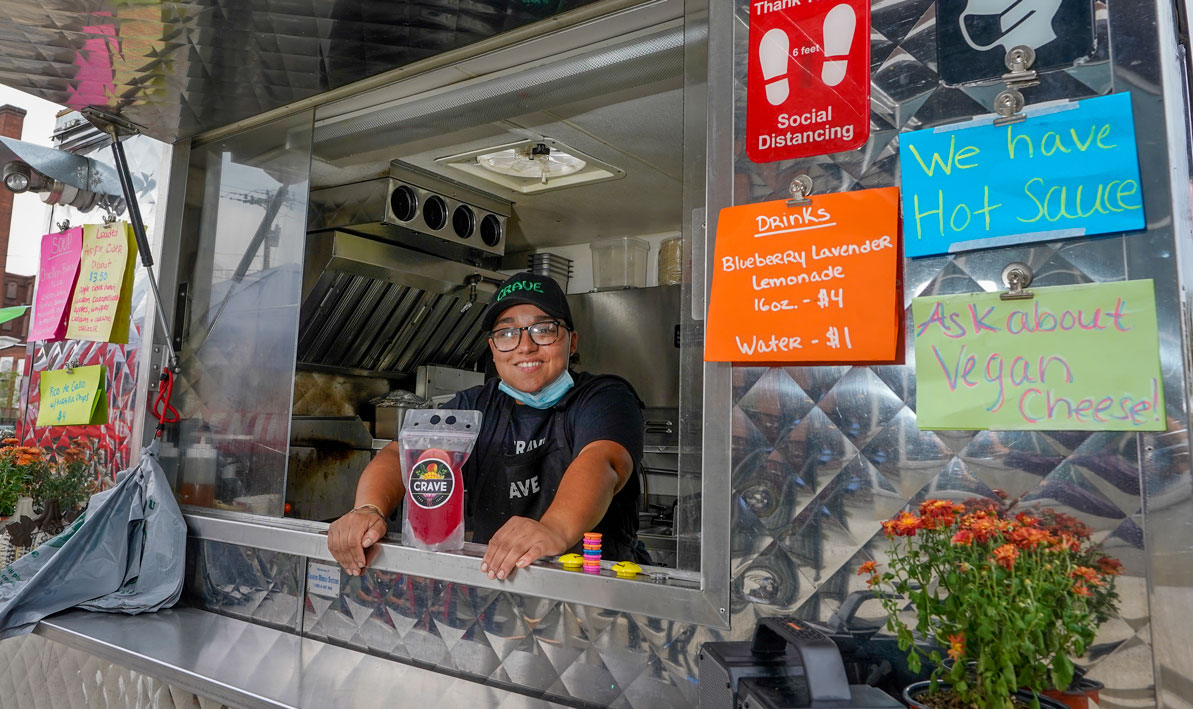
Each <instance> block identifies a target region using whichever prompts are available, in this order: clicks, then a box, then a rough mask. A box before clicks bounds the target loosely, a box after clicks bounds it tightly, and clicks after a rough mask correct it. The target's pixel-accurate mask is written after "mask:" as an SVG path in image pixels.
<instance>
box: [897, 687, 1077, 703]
mask: <svg viewBox="0 0 1193 709" xmlns="http://www.w3.org/2000/svg"><path fill="white" fill-rule="evenodd" d="M937 686H938V687H940V688H942V689H948V688H949V685H947V684H945V683H944V682H938V683H937ZM931 689H932V683H931V682H929V681H926V682H916V683H915V684H910V685H908V686H907V687H905V688H904V689H903V701H905V702H907V705H908V706H910V707H914V709H935V707H933V706H932V705H931V704H924V703H923V702H921V701H919V698H920V697H922V696H924V695H925V694H927V693H928V691H929V690H931ZM1015 697H1016V698H1017V699H1020V700H1022V701H1023V702H1025V703H1030V702H1031V692H1029V691H1027V690H1020V691H1019V692H1017V693H1016V694H1015ZM1065 706H1066V705H1065V704H1063V703H1061V702H1058V701H1056V700H1055V699H1049V698H1048V697H1047V696H1046V695H1044V694H1041V695H1040V709H1065Z"/></svg>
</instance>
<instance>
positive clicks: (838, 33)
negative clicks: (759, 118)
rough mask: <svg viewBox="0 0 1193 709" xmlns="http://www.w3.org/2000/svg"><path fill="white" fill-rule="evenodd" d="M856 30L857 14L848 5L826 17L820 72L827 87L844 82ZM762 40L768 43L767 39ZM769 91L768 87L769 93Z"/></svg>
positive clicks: (840, 7) (838, 7)
mask: <svg viewBox="0 0 1193 709" xmlns="http://www.w3.org/2000/svg"><path fill="white" fill-rule="evenodd" d="M855 29H857V14H856V13H855V12H854V11H853V8H852V7H850V6H848V5H845V4H841V5H838V6H836V7H834V8H833V9H831V10H829V11H828V15H826V16H825V18H824V67H823V68H822V69H821V70H820V80H821V81H823V82H824V83H825V85H826V86H836V85H837V84H839V83H841V81H842V80H844V78H845V71H846V70H847V69H848V68H849V50H850V49H851V48H852V46H853V35H854V30H855ZM772 31H773V30H772ZM762 39H763V41H766V38H765V37H763V38H762ZM763 66H765V65H763ZM769 91H770V87H769V86H768V87H767V92H768V93H769Z"/></svg>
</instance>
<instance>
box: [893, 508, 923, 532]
mask: <svg viewBox="0 0 1193 709" xmlns="http://www.w3.org/2000/svg"><path fill="white" fill-rule="evenodd" d="M894 522H895V534H896V535H898V536H900V537H914V536H915V533H916V531H917V530H918V529H919V528H920V518H919V517H916V516H915V515H913V514H911V513H910V512H900V513H899V516H898V517H896V518H895V520H894Z"/></svg>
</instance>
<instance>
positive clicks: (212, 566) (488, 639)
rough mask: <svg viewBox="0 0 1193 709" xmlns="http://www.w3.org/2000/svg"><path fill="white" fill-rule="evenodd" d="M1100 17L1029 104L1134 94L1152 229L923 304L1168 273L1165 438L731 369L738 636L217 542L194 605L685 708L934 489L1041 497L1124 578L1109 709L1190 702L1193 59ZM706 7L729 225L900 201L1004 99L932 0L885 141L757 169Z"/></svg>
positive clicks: (199, 570) (878, 544)
mask: <svg viewBox="0 0 1193 709" xmlns="http://www.w3.org/2000/svg"><path fill="white" fill-rule="evenodd" d="M701 4H702V3H692V5H693V6H696V5H701ZM699 9H700V8H696V13H695V14H693V17H697V16H698V15H699ZM1096 9H1097V13H1096V15H1097V26H1098V47H1099V49H1098V53H1097V55H1096V56H1095V58H1094V60H1093V61H1091V62H1088V63H1086V64H1083V65H1082V66H1080V67H1078V68H1074V69H1069V70H1064V71H1059V72H1053V73H1049V74H1047V75H1045V76H1044V80H1043V86H1042V87H1041V89H1040V90H1039V92H1038V93H1037V94H1036V95H1035V96H1034V97H1031V98H1035V99H1036V100H1040V99H1044V98H1048V99H1051V98H1057V97H1069V98H1083V97H1089V96H1097V95H1102V94H1105V93H1109V92H1118V91H1131V92H1132V94H1133V97H1134V103H1135V110H1136V126H1137V137H1138V144H1139V150H1140V156H1141V168H1142V178H1143V182H1144V185H1145V190H1146V192H1145V201H1146V209H1147V222H1148V229H1147V231H1146V232H1145V233H1139V234H1133V235H1130V236H1125V237H1124V236H1109V237H1102V238H1094V239H1084V240H1074V241H1067V242H1053V243H1046V244H1039V245H1033V246H1024V247H1016V248H1010V249H999V250H993V251H983V252H977V253H972V254H968V255H963V256H949V257H937V258H929V259H920V260H916V261H908V262H906V263H905V265H904V289H905V292H904V296H905V300H906V301H907V302H908V303H910V299H911V298H913V297H916V296H920V295H932V294H945V293H965V292H974V291H983V290H984V291H993V290H997V289H999V288H1000V283H999V278H998V275H999V272H1000V271H1001V269H1002V267H1003V266H1004V265H1005V264H1007V263H1008V262H1011V261H1024V262H1026V263H1029V264H1030V265H1031V266H1032V267H1033V268H1034V269H1035V272H1036V274H1037V281H1036V283H1037V284H1039V285H1062V284H1073V283H1087V282H1103V281H1115V280H1124V279H1132V278H1152V279H1154V280H1155V281H1156V292H1157V300H1158V304H1159V312H1160V332H1161V348H1162V365H1163V368H1164V373H1165V394H1166V400H1167V402H1168V403H1167V405H1168V412H1167V413H1168V417H1169V427H1170V430H1169V432H1168V433H1166V434H1162V435H1155V436H1153V435H1146V436H1141V435H1136V434H1130V433H1088V432H1064V433H1059V432H1022V433H1005V432H987V431H977V432H928V431H920V430H919V429H918V428H917V427H916V416H915V408H916V386H915V377H914V368H913V365H912V364H910V361H911V342H910V341H909V342H908V343H907V346H908V361H909V364H907V365H900V366H883V367H814V368H808V367H776V368H735V369H733V370H732V375H731V376H732V399H731V402H730V403H729V404H728V405H727V407H726V409H724V410H706V411H705V412H704V417H705V423H706V424H707V423H709V422H712V421H718V420H724V419H725V418H726V417H728V418H729V419H730V420H731V425H732V439H733V445H732V458H731V470H729V471H726V470H709V469H706V470H705V471H704V474H705V475H706V476H707V475H731V481H732V494H731V496H730V498H729V499H728V500H726V501H725V502H724V504H727V505H728V506H729V507H730V509H731V510H732V514H731V521H730V523H729V524H730V529H729V539H730V554H731V586H732V598H731V608H730V611H731V615H732V630H731V631H727V632H722V631H714V630H710V629H708V628H705V627H699V626H694V625H688V624H682V623H675V622H670V621H661V620H658V619H654V618H647V617H642V616H635V615H631V614H625V613H618V612H614V611H609V610H605V609H601V608H595V607H587V606H579V605H575V604H569V603H563V602H557V601H550V600H542V599H536V598H529V597H524V596H518V595H515V594H510V593H504V592H501V591H491V590H482V589H476V588H468V587H460V586H456V585H451V584H446V583H443V582H438V581H434V580H430V579H424V578H416V577H410V576H405V575H402V574H393V573H378V572H369V573H366V574H365V575H364V576H363V577H360V578H347V577H345V578H344V582H343V587H342V593H341V594H340V596H339V597H338V598H335V599H325V598H322V597H319V596H313V595H310V594H306V593H305V590H304V587H303V583H302V569H303V564H304V563H305V561H304V560H303V559H301V558H299V557H293V556H286V555H280V554H276V553H270V552H264V551H258V550H253V549H249V548H246V547H236V546H231V545H225V544H216V543H210V542H206V543H199V542H196V543H194V547H193V548H192V553H191V554H190V556H191V557H192V559H193V560H194V566H193V571H192V574H191V575H190V578H189V581H188V593H189V594H190V596H191V597H192V598H193V599H194V600H195V601H197V602H198V603H200V604H201V605H203V606H205V607H207V608H209V609H211V610H214V611H218V612H222V613H227V614H229V615H235V616H238V617H243V618H248V619H253V620H256V621H258V622H264V623H268V624H274V625H278V626H283V627H288V628H293V629H294V630H296V631H297V632H302V633H304V634H308V635H310V636H312V637H317V638H320V639H325V640H329V641H331V642H336V643H341V644H345V645H349V646H353V647H358V648H362V649H366V650H369V651H370V652H373V653H375V654H380V655H384V656H391V657H393V658H395V659H398V660H402V661H408V662H415V663H418V664H423V665H426V666H431V667H436V668H439V669H442V670H443V671H446V672H452V673H459V674H462V675H467V676H470V677H474V678H477V679H484V680H487V681H492V682H497V683H501V684H510V685H517V686H522V687H524V688H525V689H526V690H527V691H531V692H535V693H545V694H547V695H550V696H551V697H552V698H557V699H563V700H568V701H573V702H577V703H592V704H598V705H614V706H648V705H649V706H652V707H653V706H689V705H691V704H692V702H693V700H694V697H695V687H696V681H697V677H696V673H695V665H694V659H695V654H696V651H697V649H698V648H699V646H700V644H701V643H703V642H704V641H706V640H712V639H721V638H740V637H743V636H745V635H746V634H748V633H749V631H750V629H751V627H752V625H753V622H754V620H755V619H756V618H757V617H759V616H763V615H774V614H783V613H795V614H798V615H802V616H805V617H811V618H819V619H824V618H826V617H828V616H829V615H830V614H831V613H832V612H833V611H834V610H835V609H836V608H837V607H838V605H839V603H840V601H841V599H842V598H843V597H844V596H845V595H846V594H847V593H848V592H849V591H851V590H856V589H860V588H861V587H862V586H861V583H860V581H859V579H858V577H857V576H856V575H855V570H856V568H857V567H858V566H859V565H860V564H861V563H862V562H863V561H865V560H868V559H871V558H881V556H882V553H883V547H884V539H883V537H882V536H881V535H880V534H879V533H878V532H879V527H878V524H879V522H880V521H881V520H882V519H884V518H886V517H888V516H889V515H890V514H892V513H893V512H895V511H897V510H898V509H900V508H902V507H903V506H905V505H907V504H914V503H916V502H918V501H919V500H920V499H923V498H924V497H926V496H929V495H940V494H945V493H952V494H973V495H981V496H988V497H989V496H994V495H995V494H996V491H1005V492H1006V493H1008V494H1010V495H1012V496H1014V495H1018V494H1020V493H1026V498H1025V499H1026V500H1028V501H1031V502H1035V503H1038V504H1042V505H1046V506H1050V507H1054V508H1057V509H1060V510H1063V511H1066V512H1069V513H1071V514H1074V515H1076V516H1078V517H1080V518H1081V519H1083V520H1084V521H1085V522H1087V523H1089V524H1090V525H1091V526H1093V527H1094V528H1095V530H1097V536H1098V537H1099V538H1100V539H1104V540H1105V542H1106V545H1107V548H1108V549H1109V551H1111V552H1112V553H1113V554H1115V555H1117V556H1118V557H1119V558H1121V559H1122V560H1123V562H1124V564H1125V565H1126V574H1125V575H1124V576H1123V577H1122V578H1121V580H1120V592H1121V594H1122V597H1123V603H1122V609H1121V612H1120V613H1119V615H1118V617H1116V618H1115V619H1113V620H1111V621H1110V622H1109V623H1107V624H1106V625H1105V626H1104V627H1103V628H1102V631H1101V633H1100V634H1099V637H1098V640H1097V642H1096V643H1095V644H1094V645H1093V646H1092V647H1091V649H1090V652H1089V653H1088V654H1087V656H1086V657H1084V658H1082V662H1083V663H1084V664H1086V665H1088V666H1090V668H1091V676H1093V677H1095V678H1097V679H1100V680H1102V681H1103V682H1105V683H1106V684H1107V686H1108V689H1107V690H1106V691H1105V692H1103V694H1102V706H1104V707H1106V706H1112V707H1131V706H1145V705H1152V704H1154V703H1156V700H1157V697H1159V699H1160V700H1161V702H1162V703H1163V704H1164V705H1165V706H1180V705H1187V704H1188V700H1187V699H1183V697H1188V696H1191V695H1193V692H1189V691H1185V687H1186V685H1187V683H1188V680H1187V679H1186V678H1187V676H1189V675H1190V674H1191V671H1193V659H1191V655H1193V653H1191V652H1190V651H1189V645H1188V641H1187V636H1188V633H1187V631H1186V630H1184V625H1185V623H1186V619H1187V617H1188V613H1189V610H1190V593H1189V589H1190V587H1193V580H1191V577H1193V564H1189V563H1188V558H1189V553H1190V551H1193V535H1190V534H1188V526H1189V520H1190V518H1191V517H1190V514H1189V513H1190V510H1191V498H1190V480H1189V465H1188V458H1187V453H1186V449H1187V414H1186V404H1185V402H1186V401H1187V400H1188V396H1187V387H1186V381H1187V379H1186V374H1185V366H1186V365H1185V350H1186V342H1187V339H1186V332H1187V331H1186V330H1185V329H1184V327H1183V322H1184V318H1183V315H1182V299H1183V290H1182V289H1181V287H1180V286H1181V279H1180V277H1179V276H1178V274H1181V273H1185V272H1187V270H1188V269H1187V264H1188V260H1187V250H1188V245H1187V243H1186V242H1187V241H1188V238H1189V233H1188V230H1187V224H1188V214H1187V202H1188V196H1187V184H1186V180H1187V178H1188V169H1187V166H1186V163H1185V153H1186V150H1187V143H1186V141H1187V139H1186V138H1185V133H1184V124H1183V116H1184V114H1185V112H1186V107H1185V103H1184V97H1183V94H1182V93H1181V90H1180V78H1181V77H1180V61H1179V58H1178V56H1177V54H1176V52H1175V45H1174V43H1173V42H1174V37H1175V28H1174V24H1173V19H1172V17H1171V13H1170V10H1171V8H1170V7H1169V5H1168V4H1167V0H1158V2H1136V3H1128V2H1126V1H1125V0H1112V1H1111V2H1097V3H1096ZM708 10H709V12H710V13H711V14H710V15H709V16H708V28H709V32H708V35H707V37H708V41H709V42H710V45H709V46H710V47H716V46H718V45H720V46H729V45H730V44H731V46H732V50H733V51H732V55H730V53H728V52H723V53H722V52H716V51H710V52H709V54H710V56H711V57H712V59H711V61H710V73H709V77H708V86H707V92H708V101H709V106H711V108H710V109H709V115H708V118H709V121H708V127H709V145H710V146H711V147H710V152H709V154H708V165H707V169H708V172H709V174H710V187H709V195H710V198H709V204H708V205H707V206H708V208H709V212H710V213H713V214H715V210H716V209H718V208H720V207H722V206H726V204H725V203H727V202H731V203H735V204H743V203H749V202H757V201H764V200H769V199H776V198H780V197H784V196H786V187H787V184H788V183H789V181H790V179H791V178H792V177H794V176H795V175H797V174H800V173H807V174H809V175H811V176H812V177H813V179H814V180H815V182H816V187H817V190H818V191H822V192H823V191H837V190H847V189H860V188H865V187H878V186H886V185H892V184H898V157H897V139H898V134H899V133H900V132H902V131H906V130H913V129H917V128H922V127H926V126H932V125H938V124H942V123H947V122H951V121H955V120H960V119H963V118H967V117H969V116H971V115H974V114H979V113H987V112H989V107H990V102H991V100H992V98H993V95H994V94H995V93H996V92H997V89H996V88H970V89H956V88H948V87H944V86H943V85H941V83H940V82H939V80H938V76H937V64H936V49H935V31H936V28H935V11H934V3H933V2H932V0H894V1H884V2H876V3H874V5H873V23H872V24H873V26H872V31H871V48H872V52H873V61H872V72H873V103H872V109H873V113H872V116H873V119H872V120H873V124H874V131H873V135H872V137H871V140H870V142H869V143H868V144H867V145H866V146H865V147H864V148H862V149H861V150H858V151H854V152H850V153H846V154H839V155H829V156H822V157H818V158H811V159H807V160H801V161H795V162H783V163H773V164H766V165H755V164H753V163H751V162H749V161H748V160H747V159H746V158H745V156H744V153H741V152H738V151H741V148H742V145H743V143H742V139H743V137H744V127H745V121H744V117H745V109H744V83H743V80H744V76H745V73H746V71H745V66H746V65H745V54H746V47H747V30H746V27H747V25H748V13H747V1H746V0H736V1H735V3H734V4H732V5H730V4H728V3H711V4H710V5H709V6H708ZM689 36H690V37H702V36H703V35H702V33H700V32H690V33H689ZM1174 88H1175V89H1176V90H1175V91H1174ZM1166 89H1167V91H1168V92H1169V93H1168V94H1167V95H1168V97H1169V99H1170V102H1169V103H1165V100H1164V95H1163V93H1164V91H1165V90H1166ZM701 90H702V91H703V90H704V89H703V87H702V88H701ZM730 146H732V147H730ZM722 148H724V149H723V150H722ZM730 153H732V154H730ZM731 168H732V169H731ZM1172 176H1175V178H1173V177H1172ZM1172 179H1175V180H1177V183H1176V184H1173V182H1172V181H1171V180H1172ZM722 195H724V196H722ZM1174 196H1176V198H1177V206H1176V207H1175V208H1174V206H1173V197H1174ZM1174 212H1175V214H1177V215H1178V218H1177V219H1175V220H1174V216H1173V215H1174ZM1177 224H1180V225H1185V226H1184V227H1183V228H1179V229H1178V228H1177V226H1176V225H1177ZM711 226H712V225H711V224H710V228H711ZM693 496H694V493H693ZM1075 499H1080V500H1081V502H1080V503H1079V504H1076V505H1074V504H1071V501H1072V500H1075ZM704 533H705V535H709V534H723V533H724V531H723V530H708V529H706V530H705V531H704ZM1178 562H1179V563H1178ZM1153 621H1154V622H1153ZM349 669H350V668H345V671H348V670H349Z"/></svg>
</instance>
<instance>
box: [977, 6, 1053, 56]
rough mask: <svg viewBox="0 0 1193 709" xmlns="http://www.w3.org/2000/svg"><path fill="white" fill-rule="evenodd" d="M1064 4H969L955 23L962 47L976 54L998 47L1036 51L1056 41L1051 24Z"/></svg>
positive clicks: (1008, 49)
mask: <svg viewBox="0 0 1193 709" xmlns="http://www.w3.org/2000/svg"><path fill="white" fill-rule="evenodd" d="M1063 2H1064V0H969V3H968V4H967V5H966V7H965V9H964V10H962V12H961V18H960V20H959V23H960V25H961V36H962V37H963V38H964V39H965V43H966V44H968V45H969V46H970V47H971V48H973V49H976V50H978V51H986V50H987V49H992V48H994V47H995V46H998V45H1002V48H1003V49H1005V50H1006V51H1008V52H1009V51H1010V50H1011V49H1013V48H1015V47H1018V46H1020V45H1026V46H1028V47H1031V48H1032V49H1039V48H1040V47H1043V46H1044V45H1045V44H1048V43H1049V42H1051V41H1052V40H1054V39H1056V32H1055V31H1054V30H1053V29H1052V20H1053V18H1055V17H1056V13H1057V12H1059V11H1060V6H1061V5H1062V4H1063Z"/></svg>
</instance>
